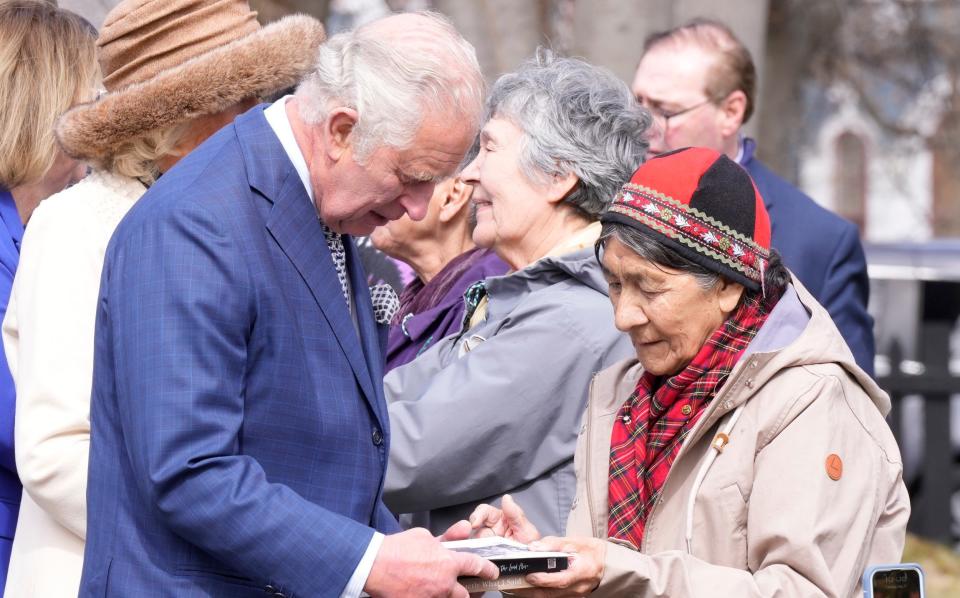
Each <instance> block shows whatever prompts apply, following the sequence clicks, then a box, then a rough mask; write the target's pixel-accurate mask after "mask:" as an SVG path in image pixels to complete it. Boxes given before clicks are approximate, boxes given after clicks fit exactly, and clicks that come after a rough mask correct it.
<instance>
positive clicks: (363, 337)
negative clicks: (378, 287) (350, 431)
mask: <svg viewBox="0 0 960 598" xmlns="http://www.w3.org/2000/svg"><path fill="white" fill-rule="evenodd" d="M343 240H344V248H345V249H346V251H347V272H348V273H349V275H350V286H351V288H352V289H353V297H354V303H355V304H356V307H355V309H356V310H357V322H358V324H359V328H360V341H361V343H362V344H363V355H364V358H365V360H366V364H367V370H368V371H369V372H370V375H371V377H372V379H373V380H375V381H377V383H375V384H374V385H373V387H374V389H375V392H376V396H377V400H376V403H377V409H376V411H377V414H378V416H379V417H380V423H381V425H383V426H385V425H386V420H387V418H386V417H385V413H384V411H383V407H384V406H385V405H386V403H385V402H384V398H383V385H382V384H380V383H379V381H380V380H383V353H382V351H381V350H380V337H379V328H380V326H379V325H378V324H377V322H376V320H375V319H374V316H373V302H372V301H371V299H370V288H369V287H368V286H367V275H366V273H365V272H364V270H363V264H362V262H361V260H360V251H359V250H358V249H357V246H356V244H355V243H354V242H353V239H351V238H349V237H348V236H346V235H344V237H343Z"/></svg>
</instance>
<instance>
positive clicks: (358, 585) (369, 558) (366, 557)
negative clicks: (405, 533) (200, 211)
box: [340, 532, 383, 598]
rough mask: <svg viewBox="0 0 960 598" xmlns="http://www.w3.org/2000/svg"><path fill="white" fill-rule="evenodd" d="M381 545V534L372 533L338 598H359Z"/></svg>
mask: <svg viewBox="0 0 960 598" xmlns="http://www.w3.org/2000/svg"><path fill="white" fill-rule="evenodd" d="M381 544H383V534H381V533H380V532H374V534H373V537H372V538H370V544H368V545H367V551H366V552H365V553H363V558H362V559H360V563H359V564H358V565H357V568H356V569H354V570H353V575H351V576H350V581H348V582H347V587H345V588H343V593H342V594H340V598H357V597H358V596H360V593H361V592H362V591H363V586H365V585H367V578H368V577H370V570H371V569H373V561H374V560H375V559H376V558H377V553H378V552H380V545H381Z"/></svg>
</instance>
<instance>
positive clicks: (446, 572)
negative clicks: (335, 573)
mask: <svg viewBox="0 0 960 598" xmlns="http://www.w3.org/2000/svg"><path fill="white" fill-rule="evenodd" d="M498 574H499V570H498V569H497V566H496V565H494V564H493V563H491V562H490V561H487V560H484V559H482V558H480V557H478V556H476V555H473V554H467V553H462V552H452V551H450V550H446V549H445V548H443V547H442V546H441V545H440V541H439V540H438V539H436V538H434V537H433V536H431V535H430V532H428V531H427V530H425V529H421V528H416V529H411V530H407V531H405V532H401V533H399V534H393V535H390V536H386V537H385V538H384V539H383V544H381V545H380V550H379V551H378V552H377V558H376V559H375V560H374V561H373V568H372V569H371V570H370V576H369V577H367V583H366V585H365V586H364V587H363V589H364V591H365V592H367V593H368V594H370V595H371V596H373V597H374V598H378V597H380V596H383V597H385V598H392V597H394V596H398V597H400V596H418V597H419V596H423V597H425V598H433V597H438V598H448V597H452V598H467V597H468V596H469V594H468V593H467V590H465V589H464V587H463V586H461V585H460V584H459V583H457V577H460V576H475V577H482V578H484V579H496V578H497V575H498Z"/></svg>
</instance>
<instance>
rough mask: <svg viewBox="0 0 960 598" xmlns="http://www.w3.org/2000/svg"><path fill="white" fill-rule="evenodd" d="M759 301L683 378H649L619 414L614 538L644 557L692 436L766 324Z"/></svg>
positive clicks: (748, 299) (749, 302)
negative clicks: (650, 524)
mask: <svg viewBox="0 0 960 598" xmlns="http://www.w3.org/2000/svg"><path fill="white" fill-rule="evenodd" d="M768 313H769V306H768V305H765V304H764V301H763V300H762V297H761V295H760V294H759V293H748V294H747V295H746V296H745V298H744V301H742V302H741V305H740V306H739V307H738V308H737V310H736V311H735V312H734V314H733V316H731V317H730V318H728V319H727V320H726V322H724V324H723V325H722V326H720V327H719V328H718V329H717V330H716V331H715V332H714V333H713V334H712V335H711V336H710V338H709V339H707V342H706V343H704V345H703V347H701V349H700V352H699V353H697V355H696V356H695V357H694V358H693V361H691V362H690V364H689V365H687V367H685V368H684V369H683V370H681V371H680V372H679V373H678V374H675V375H674V376H672V377H670V378H667V379H666V380H662V381H660V385H659V387H658V386H657V383H658V377H657V376H653V375H652V374H649V373H646V372H645V373H644V374H643V375H642V376H641V377H640V380H639V382H637V387H636V389H635V390H634V391H633V394H632V395H630V398H629V399H627V401H626V402H625V403H624V404H623V406H622V407H621V408H620V411H619V413H617V419H616V422H615V423H614V425H613V434H612V435H611V438H610V487H609V498H608V504H609V506H610V509H609V520H608V525H607V527H608V529H607V533H608V534H609V536H610V537H611V538H619V539H622V540H628V541H630V542H631V543H633V545H634V546H636V547H637V548H638V549H639V548H640V547H641V542H642V540H643V530H644V526H645V524H646V521H647V515H648V514H649V513H650V509H651V508H652V507H653V505H654V504H655V503H656V501H657V499H658V498H659V497H660V491H661V489H662V488H663V484H664V482H665V481H666V479H667V473H668V472H669V471H670V466H671V465H673V460H674V459H675V458H676V456H677V453H679V452H680V447H681V446H682V445H683V440H684V438H686V436H687V433H688V432H689V431H690V430H691V429H693V427H694V425H695V424H696V423H697V420H698V419H699V418H700V416H701V415H702V414H703V412H704V411H705V410H706V407H707V405H708V404H709V403H710V400H711V399H713V397H714V396H716V394H717V392H719V391H720V388H721V387H722V386H723V383H724V382H725V381H726V379H727V376H729V375H730V371H731V370H732V369H733V366H735V365H736V363H737V361H739V359H740V356H741V355H743V351H744V349H746V348H747V345H748V344H750V341H752V340H753V337H754V336H756V334H757V331H758V330H759V329H760V327H761V326H762V325H763V323H764V322H765V321H766V319H767V314H768Z"/></svg>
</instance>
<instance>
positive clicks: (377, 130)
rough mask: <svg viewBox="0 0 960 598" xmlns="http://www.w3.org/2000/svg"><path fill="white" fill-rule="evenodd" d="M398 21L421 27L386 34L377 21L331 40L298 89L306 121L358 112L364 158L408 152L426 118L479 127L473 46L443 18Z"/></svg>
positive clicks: (359, 151) (479, 81) (479, 78)
mask: <svg viewBox="0 0 960 598" xmlns="http://www.w3.org/2000/svg"><path fill="white" fill-rule="evenodd" d="M403 16H404V17H405V18H409V17H410V16H416V17H417V18H418V19H419V20H420V22H419V23H417V25H416V26H413V27H406V28H403V29H402V30H394V31H387V32H385V31H384V30H383V29H384V28H383V27H380V26H378V23H379V21H374V22H372V23H370V24H367V25H363V26H361V27H359V28H357V29H356V30H353V31H347V32H344V33H340V34H337V35H335V36H333V37H332V38H330V39H329V40H328V41H327V42H326V43H324V44H323V45H321V46H320V50H319V52H318V56H317V68H316V70H315V71H314V72H313V73H311V74H310V75H308V76H307V77H306V78H305V79H304V81H303V82H302V83H301V84H300V86H299V87H298V88H297V92H296V94H297V97H298V98H300V100H301V107H300V114H301V116H302V117H303V119H304V120H305V121H306V122H307V123H310V124H316V123H319V122H321V121H322V120H323V119H324V118H325V117H326V115H327V113H328V111H329V110H330V109H331V108H332V107H335V106H346V107H349V108H352V109H354V110H356V111H357V113H358V115H359V120H358V122H357V126H356V129H355V131H354V134H355V135H356V138H355V143H356V156H357V157H358V159H359V160H361V161H362V160H363V158H365V157H367V156H369V154H370V153H371V152H372V151H373V150H374V149H376V148H377V147H379V146H381V145H388V146H390V147H394V148H399V149H404V148H407V147H409V145H410V144H411V143H412V142H413V139H414V136H415V135H416V133H417V130H418V129H419V127H420V124H421V122H422V120H423V117H424V115H425V114H426V113H434V114H437V113H440V114H447V115H450V117H449V118H450V119H451V120H454V119H456V120H458V121H466V122H468V123H469V122H472V123H473V124H474V126H477V125H478V124H479V117H480V112H481V109H482V105H483V91H484V82H483V75H482V74H481V72H480V65H479V64H478V62H477V56H476V52H475V51H474V49H473V46H472V45H470V43H469V42H467V41H466V40H465V39H463V37H462V36H461V35H460V33H458V32H457V30H456V29H455V28H454V27H453V25H452V24H451V23H450V21H449V20H448V19H447V18H446V17H444V16H442V15H439V14H437V13H431V12H419V13H414V14H413V15H409V14H408V15H403Z"/></svg>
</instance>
